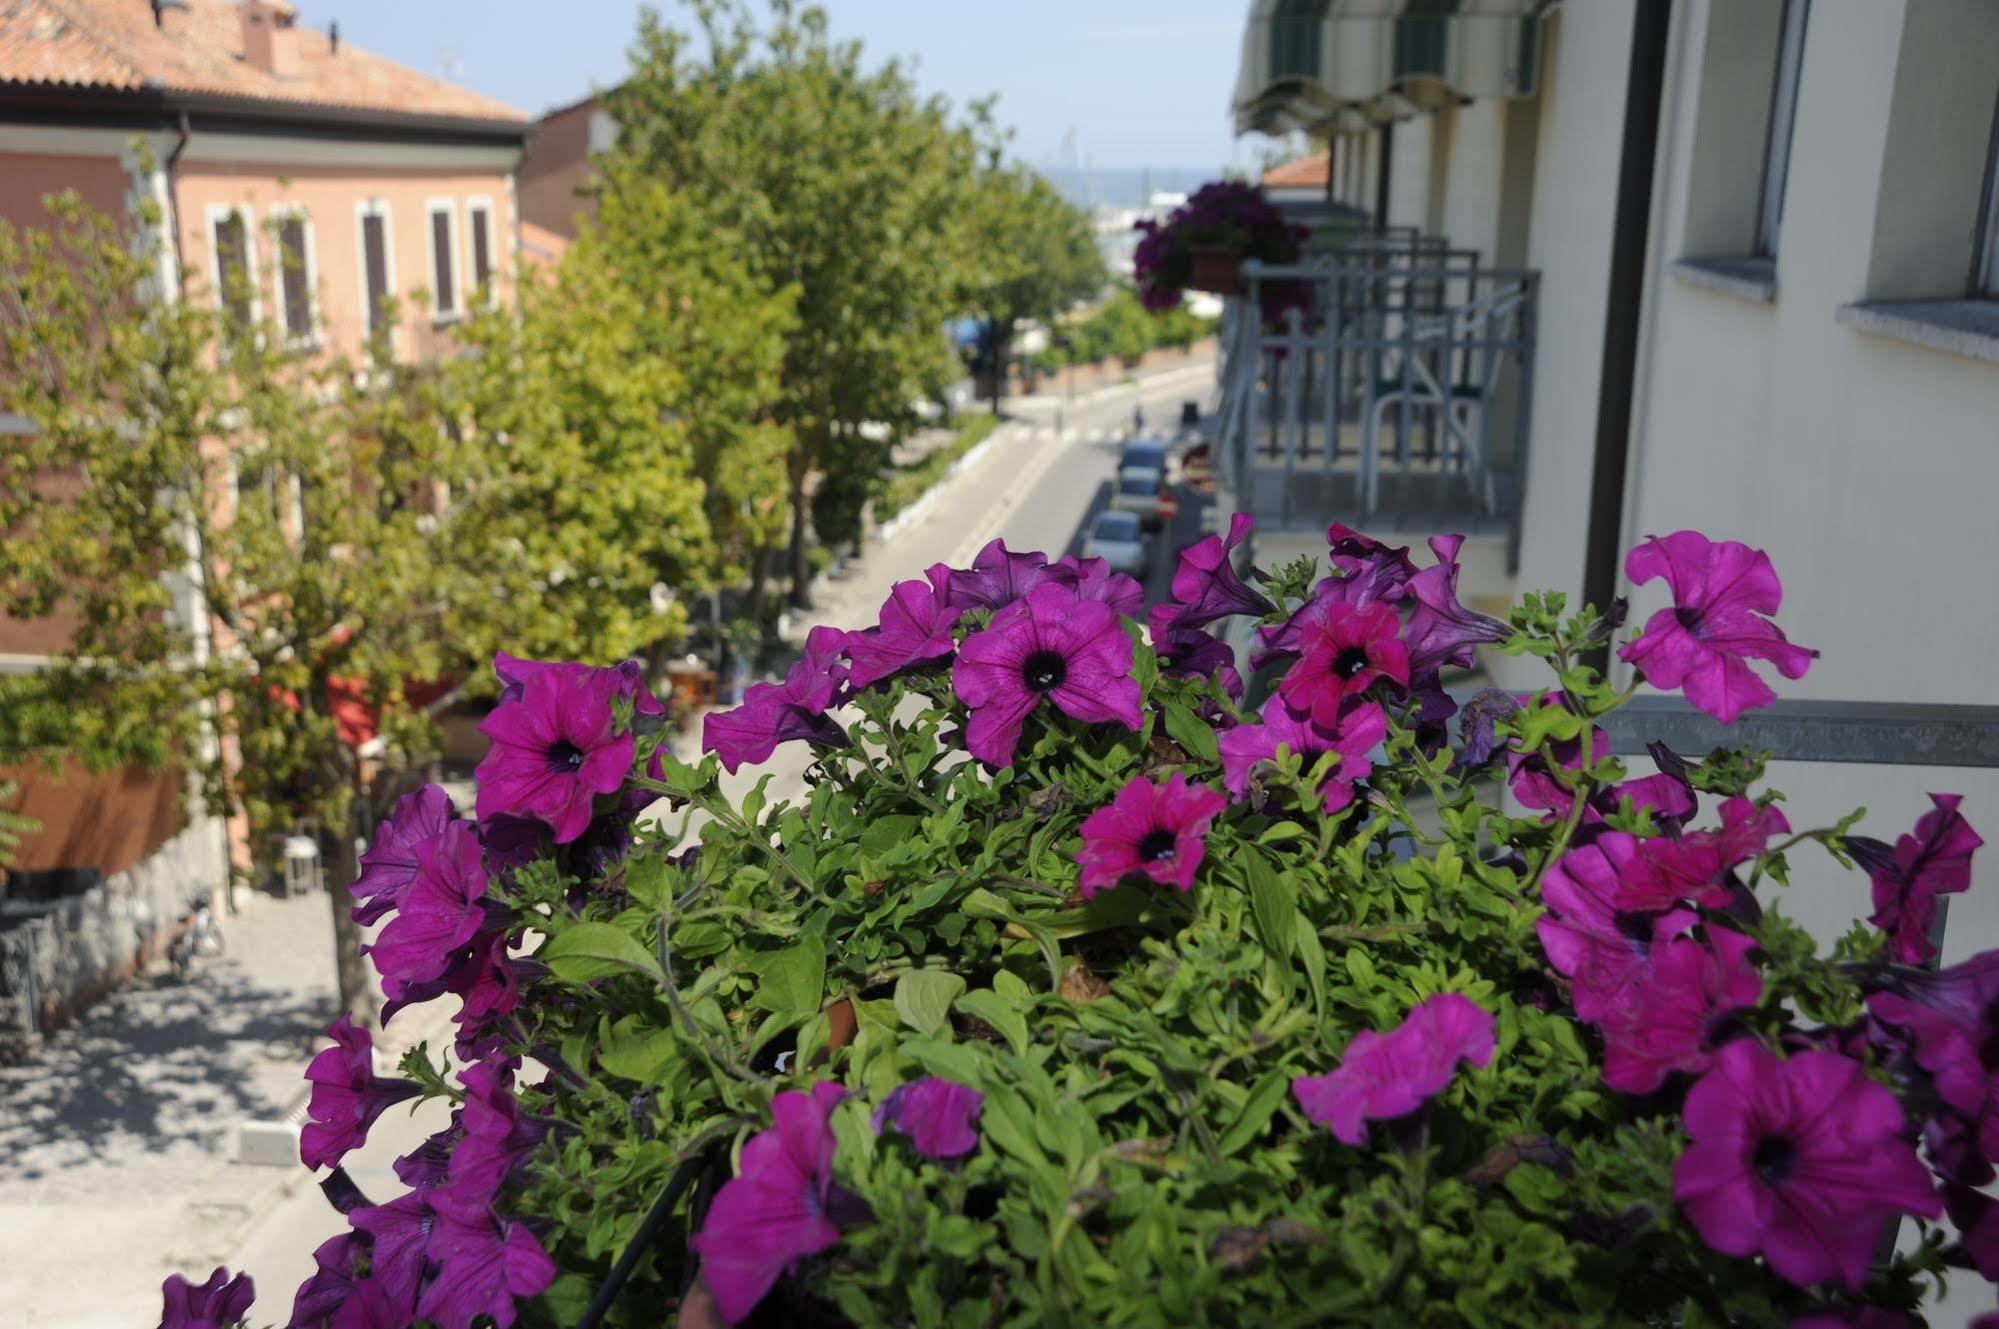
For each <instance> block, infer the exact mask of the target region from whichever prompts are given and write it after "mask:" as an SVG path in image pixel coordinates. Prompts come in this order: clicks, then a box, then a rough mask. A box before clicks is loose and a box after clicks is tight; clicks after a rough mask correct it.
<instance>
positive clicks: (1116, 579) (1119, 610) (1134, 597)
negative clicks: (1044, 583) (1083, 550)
mask: <svg viewBox="0 0 1999 1329" xmlns="http://www.w3.org/2000/svg"><path fill="white" fill-rule="evenodd" d="M1055 566H1056V567H1058V568H1066V569H1068V570H1069V571H1070V572H1073V573H1074V574H1076V596H1077V598H1078V599H1083V600H1096V601H1099V602H1101V603H1103V604H1107V605H1109V606H1110V607H1111V612H1112V613H1114V614H1116V615H1117V616H1118V617H1119V618H1137V617H1138V616H1139V615H1140V614H1142V613H1144V612H1145V588H1144V587H1143V586H1140V585H1139V584H1138V582H1137V581H1136V580H1135V579H1134V578H1132V577H1128V576H1126V575H1125V574H1124V573H1122V572H1112V571H1111V565H1110V563H1109V562H1107V561H1106V560H1104V559H1101V558H1077V557H1076V556H1075V555H1074V554H1067V555H1064V556H1063V557H1061V558H1059V559H1057V560H1056V561H1055Z"/></svg>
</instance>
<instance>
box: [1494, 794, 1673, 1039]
mask: <svg viewBox="0 0 1999 1329" xmlns="http://www.w3.org/2000/svg"><path fill="white" fill-rule="evenodd" d="M1638 843H1639V842H1638V840H1637V838H1636V837H1635V836H1630V835H1626V834H1624V833H1623V832H1622V831H1606V832H1605V833H1604V834H1602V835H1600V836H1598V837H1597V839H1596V840H1595V841H1594V842H1592V843H1590V844H1587V845H1584V846H1582V847H1581V848H1579V849H1571V850H1570V851H1569V852H1568V853H1566V854H1564V855H1562V857H1561V860H1560V861H1559V862H1557V863H1556V864H1555V865H1554V866H1553V867H1551V868H1549V869H1548V873H1547V875H1546V876H1545V877H1543V878H1542V879H1541V899H1542V901H1543V903H1545V904H1546V905H1547V906H1548V912H1547V913H1545V914H1543V915H1542V916H1541V917H1540V918H1539V919H1537V920H1535V923H1534V927H1535V930H1536V931H1537V932H1538V933H1539V934H1540V937H1541V949H1542V950H1543V951H1545V952H1547V955H1548V963H1549V964H1550V965H1551V966H1553V968H1554V970H1555V972H1557V973H1559V974H1564V975H1566V976H1567V977H1568V979H1569V981H1570V983H1571V985H1572V994H1571V995H1572V997H1573V999H1574V1004H1575V1008H1576V1015H1577V1016H1578V1017H1579V1018H1581V1019H1584V1020H1592V1021H1594V1020H1600V1019H1602V1018H1604V1017H1605V1016H1606V1015H1607V1014H1609V1013H1610V1012H1612V1011H1614V1010H1616V1009H1617V1008H1618V1006H1619V1005H1620V1004H1621V1003H1622V1001H1623V999H1624V993H1625V989H1626V988H1627V987H1628V986H1629V985H1631V984H1632V983H1633V982H1635V981H1639V980H1641V979H1642V978H1643V977H1644V975H1645V973H1646V971H1647V967H1648V966H1649V964H1650V962H1651V959H1652V952H1653V948H1654V947H1656V946H1658V945H1660V944H1662V943H1664V942H1667V941H1670V940H1671V939H1672V938H1674V937H1676V936H1679V935H1680V934H1681V933H1683V932H1685V931H1686V930H1687V929H1688V928H1690V927H1692V926H1693V924H1694V913H1693V911H1692V910H1689V909H1675V910H1669V911H1667V912H1665V913H1661V914H1650V913H1634V912H1632V911H1630V910H1625V909H1620V908H1619V907H1618V904H1617V893H1618V889H1619V884H1620V882H1621V880H1622V878H1623V876H1624V874H1625V873H1626V872H1627V871H1629V870H1630V866H1631V863H1632V861H1633V860H1634V859H1635V858H1636V857H1637V855H1638Z"/></svg>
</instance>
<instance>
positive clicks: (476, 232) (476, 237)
mask: <svg viewBox="0 0 1999 1329" xmlns="http://www.w3.org/2000/svg"><path fill="white" fill-rule="evenodd" d="M492 280H493V242H492V231H491V222H490V220H489V218H488V214H487V212H486V210H485V209H484V208H474V209H472V283H473V285H475V286H485V285H486V284H487V283H488V282H490V281H492Z"/></svg>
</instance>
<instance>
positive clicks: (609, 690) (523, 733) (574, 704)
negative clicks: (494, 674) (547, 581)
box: [473, 666, 635, 844]
mask: <svg viewBox="0 0 1999 1329" xmlns="http://www.w3.org/2000/svg"><path fill="white" fill-rule="evenodd" d="M630 687H631V680H630V679H629V678H628V677H627V676H626V675H625V674H624V673H623V672H622V671H620V670H617V669H581V668H579V669H576V670H570V669H563V668H558V667H555V666H544V667H542V668H539V669H536V670H534V671H533V672H531V673H529V674H528V675H527V676H526V677H525V679H523V680H522V683H521V687H520V692H519V695H518V696H516V697H514V698H512V699H510V700H503V701H501V702H500V704H499V705H497V706H495V707H494V708H493V713H492V714H491V715H488V716H487V717H486V718H485V719H484V720H483V721H481V722H480V724H479V730H480V732H481V733H484V734H486V735H487V736H488V737H490V738H491V739H492V740H493V746H492V749H491V750H490V751H489V752H487V754H486V756H485V759H484V760H482V761H481V762H480V763H479V768H478V770H477V771H475V772H474V773H473V774H474V775H475V777H476V778H477V779H478V781H479V799H478V812H479V819H480V820H481V821H484V820H485V819H486V818H488V817H494V816H499V815H502V814H507V815H511V816H526V817H534V818H536V819H537V820H539V821H541V822H543V823H545V824H546V825H547V826H548V828H549V829H550V830H551V831H553V832H554V833H555V842H556V843H557V844H567V843H569V842H570V841H571V840H574V839H576V838H577V837H578V836H580V835H582V834H583V832H584V831H585V830H587V829H588V828H589V826H590V818H591V815H592V808H593V804H594V802H595V800H596V797H597V795H599V794H610V793H615V792H616V791H617V790H618V789H619V788H621V787H622V786H623V785H624V783H625V777H626V775H628V774H629V773H630V771H631V766H632V751H633V748H634V746H635V740H634V739H633V737H632V735H631V733H630V732H629V731H627V732H623V733H620V732H618V730H617V726H616V720H615V717H614V716H613V714H612V710H611V702H612V699H613V698H615V697H626V696H630V695H631V694H630Z"/></svg>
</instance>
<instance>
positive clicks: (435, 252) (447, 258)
mask: <svg viewBox="0 0 1999 1329" xmlns="http://www.w3.org/2000/svg"><path fill="white" fill-rule="evenodd" d="M453 216H454V213H453V210H452V206H451V204H450V202H449V201H443V202H439V201H435V200H433V201H432V203H431V204H430V288H431V293H432V298H433V300H434V302H435V303H434V305H433V306H432V307H433V310H434V312H435V313H436V315H437V317H438V319H439V320H440V321H443V320H446V319H453V318H457V317H458V315H459V314H460V313H461V312H463V311H462V310H461V308H460V306H459V303H458V256H457V252H456V244H455V241H456V238H457V237H456V233H455V228H454V227H453V226H452V217H453Z"/></svg>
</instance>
